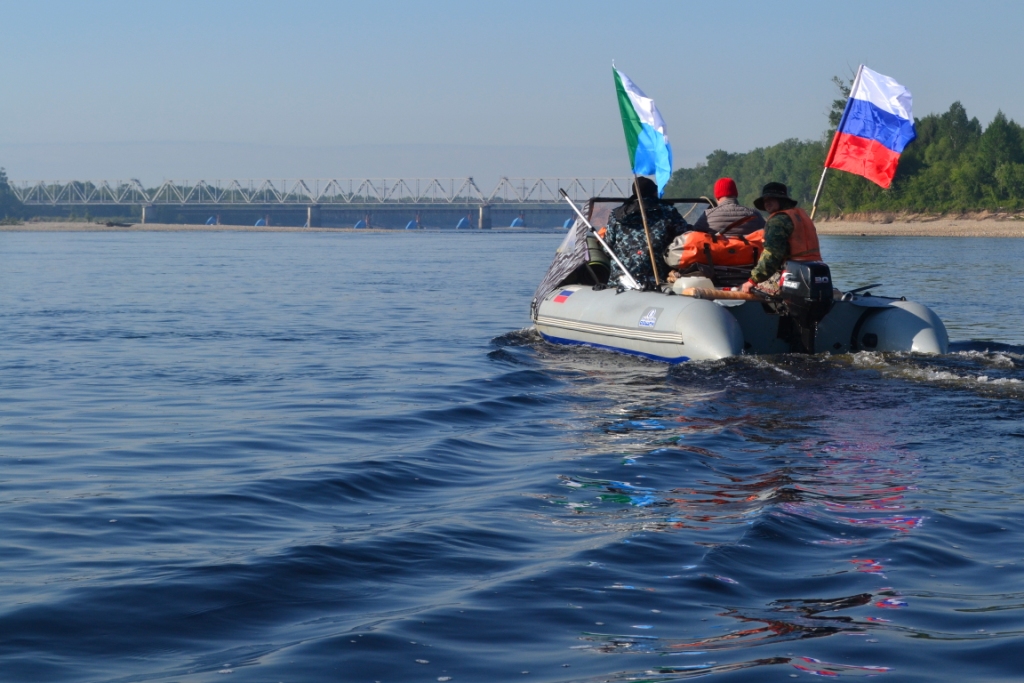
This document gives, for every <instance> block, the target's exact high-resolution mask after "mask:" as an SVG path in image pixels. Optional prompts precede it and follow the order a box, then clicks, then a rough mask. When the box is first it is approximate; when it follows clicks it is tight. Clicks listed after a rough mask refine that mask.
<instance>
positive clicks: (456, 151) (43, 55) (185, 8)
mask: <svg viewBox="0 0 1024 683" xmlns="http://www.w3.org/2000/svg"><path fill="white" fill-rule="evenodd" d="M0 9H2V13H0V17H2V21H0V166H4V167H6V169H7V173H8V175H9V176H10V178H11V179H12V180H14V181H36V180H69V179H76V180H101V179H106V180H113V179H127V178H139V179H141V180H142V181H143V182H144V183H145V184H147V185H153V184H158V183H160V182H162V181H163V180H167V179H175V180H183V179H191V180H197V179H206V180H211V179H218V178H220V179H227V178H332V177H333V178H363V177H374V178H381V177H388V178H399V177H405V178H409V177H419V178H427V177H459V178H461V177H466V176H473V177H475V178H476V179H477V180H478V184H479V185H481V186H483V185H486V184H493V183H495V182H496V181H497V179H498V178H499V177H500V176H509V177H576V176H580V177H592V176H624V175H628V173H629V166H628V157H627V154H626V148H625V143H624V141H623V134H622V127H621V120H620V118H619V112H618V109H617V104H616V99H615V91H614V85H613V81H612V71H611V66H612V62H613V60H614V63H615V65H616V66H617V67H618V68H619V69H621V70H622V71H623V72H625V73H626V74H628V75H629V77H630V78H631V79H632V80H633V81H634V82H635V83H636V84H637V85H638V86H639V87H641V88H642V89H643V90H644V91H645V92H646V93H647V95H648V96H650V97H653V98H654V100H655V102H656V103H657V105H658V108H659V109H660V110H661V113H662V115H663V117H664V119H665V121H666V123H667V126H668V134H669V139H670V140H671V142H672V146H673V149H674V151H675V166H676V167H677V168H679V167H684V166H692V165H694V164H696V163H699V162H700V161H702V160H703V159H704V158H705V157H706V155H707V154H709V153H710V152H712V151H713V150H715V149H725V150H727V151H732V152H742V151H747V150H750V149H752V148H755V147H759V146H767V145H772V144H775V143H777V142H780V141H782V140H784V139H787V138H800V139H810V138H818V137H820V136H821V134H822V132H823V131H824V130H825V128H826V126H827V118H826V114H827V111H828V109H829V107H830V105H831V102H832V100H833V99H834V98H835V97H836V96H837V94H838V93H837V91H836V88H835V86H834V85H833V84H832V83H831V79H832V77H833V76H835V75H838V76H842V77H844V78H849V77H851V76H852V74H853V73H854V71H855V70H856V68H857V65H858V64H861V63H864V64H866V65H867V66H869V67H871V68H872V69H874V70H875V71H879V72H881V73H884V74H887V75H889V76H892V77H893V78H895V79H896V80H898V81H899V82H901V83H903V84H904V85H905V86H907V87H908V88H909V89H910V90H911V92H912V93H913V96H914V114H915V115H916V116H919V117H920V116H924V115H926V114H929V113H936V112H943V111H945V110H947V109H948V108H949V106H950V104H952V103H953V102H954V101H956V100H959V101H961V102H962V103H963V104H964V106H965V107H966V108H967V112H968V115H970V116H977V117H978V118H979V120H980V121H981V122H982V123H983V124H986V125H987V124H988V122H989V121H991V120H992V117H993V116H994V115H995V113H996V111H997V110H1000V109H1001V110H1002V111H1003V112H1004V113H1005V114H1006V115H1007V116H1009V117H1010V118H1013V119H1015V120H1017V121H1018V122H1024V88H1021V87H1020V82H1019V81H1020V78H1021V76H1020V73H1021V72H1022V67H1024V40H1021V38H1020V31H1021V27H1024V3H1021V2H1003V1H1000V0H986V2H983V3H982V2H978V3H970V4H964V3H960V2H953V1H952V0H932V1H930V2H924V1H913V0H902V1H901V2H892V1H889V2H877V1H874V0H862V1H861V2H858V3H847V2H843V3H840V2H822V1H818V2H810V1H808V2H770V3H769V2H763V1H758V2H745V1H739V0H736V1H732V2H730V1H728V0H719V1H718V2H696V1H693V2H687V1H684V0H675V1H663V0H647V1H646V2H643V3H624V2H621V1H620V2H606V1H604V0H590V1H588V2H560V1H559V0H547V1H545V2H539V1H533V0H523V1H509V2H502V3H491V2H479V0H477V1H475V2H455V1H445V0H436V1H433V2H390V1H388V0H377V1H376V2H373V3H368V2H342V1H339V0H290V1H289V2H283V1H281V0H277V1H275V2H266V1H263V0H244V1H238V0H215V1H213V0H203V1H201V2H200V1H193V0H174V1H173V2H172V1H169V0H168V1H159V0H148V1H147V2H138V0H132V1H122V0H93V1H91V2H87V1H85V0H79V1H77V2H60V1H56V0H34V1H33V2H24V1H22V0H0ZM482 189H484V190H485V191H486V188H483V187H482Z"/></svg>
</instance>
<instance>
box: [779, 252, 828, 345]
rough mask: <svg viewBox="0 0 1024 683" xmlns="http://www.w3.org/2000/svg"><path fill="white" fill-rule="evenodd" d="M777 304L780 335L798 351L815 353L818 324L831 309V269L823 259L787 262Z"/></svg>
mask: <svg viewBox="0 0 1024 683" xmlns="http://www.w3.org/2000/svg"><path fill="white" fill-rule="evenodd" d="M780 284H781V286H780V288H779V297H780V298H781V299H782V302H781V303H780V304H779V305H778V309H779V314H780V315H781V316H782V319H781V320H780V321H779V338H780V339H785V340H786V341H788V342H789V345H790V348H791V349H792V350H793V351H796V352H799V353H814V337H815V334H816V333H817V331H818V323H819V322H821V320H822V319H823V318H824V317H825V316H826V315H828V312H829V311H831V310H832V304H833V302H834V299H833V297H832V272H831V271H830V270H829V268H828V266H827V265H826V264H824V263H821V262H820V261H787V262H786V270H785V272H784V273H783V274H782V282H781V283H780Z"/></svg>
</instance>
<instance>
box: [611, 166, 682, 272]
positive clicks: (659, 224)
mask: <svg viewBox="0 0 1024 683" xmlns="http://www.w3.org/2000/svg"><path fill="white" fill-rule="evenodd" d="M644 181H646V182H644ZM638 184H639V185H640V192H641V195H642V196H643V202H644V211H646V213H647V228H648V230H649V231H650V233H651V247H652V248H653V250H654V257H655V259H654V260H655V263H656V264H657V267H658V277H659V279H660V280H661V281H662V282H664V281H665V277H666V276H667V275H668V266H667V265H666V264H665V263H664V259H663V258H662V254H663V253H664V251H665V248H666V247H668V245H669V244H671V243H672V240H673V239H675V237H676V235H678V234H680V233H682V232H684V231H685V230H688V229H689V227H690V226H689V225H688V224H687V223H686V221H685V220H684V219H683V217H682V216H680V215H679V212H678V211H676V208H675V207H674V206H672V205H671V204H665V203H662V202H661V201H660V200H659V199H658V189H657V186H656V185H655V184H654V182H653V181H651V180H650V179H648V178H640V181H639V183H638ZM604 241H605V242H606V243H607V244H608V246H609V248H611V250H612V251H613V252H615V255H616V256H618V257H619V259H620V260H621V261H622V265H624V266H626V268H627V269H628V270H629V273H630V275H632V276H633V277H634V278H636V281H637V282H638V283H639V284H640V285H642V286H643V285H649V284H653V283H654V270H653V268H652V267H651V255H650V251H649V250H648V248H647V235H646V234H645V233H644V223H643V217H642V216H641V214H640V205H639V203H638V202H637V199H636V193H635V191H634V194H633V196H632V197H630V198H629V200H628V201H626V203H625V204H623V205H622V206H620V207H618V208H616V209H615V210H614V211H612V214H611V216H610V217H609V219H608V230H607V232H606V233H605V236H604ZM621 276H622V270H621V269H619V267H618V264H616V263H615V262H614V261H612V264H611V275H610V276H609V278H608V284H609V285H617V284H618V283H619V278H620V277H621Z"/></svg>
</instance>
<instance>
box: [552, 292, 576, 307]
mask: <svg viewBox="0 0 1024 683" xmlns="http://www.w3.org/2000/svg"><path fill="white" fill-rule="evenodd" d="M572 292H573V290H571V289H563V290H562V291H561V292H559V293H558V296H556V297H555V298H554V299H553V301H554V302H555V303H556V304H561V303H565V300H566V299H568V298H569V297H570V296H572Z"/></svg>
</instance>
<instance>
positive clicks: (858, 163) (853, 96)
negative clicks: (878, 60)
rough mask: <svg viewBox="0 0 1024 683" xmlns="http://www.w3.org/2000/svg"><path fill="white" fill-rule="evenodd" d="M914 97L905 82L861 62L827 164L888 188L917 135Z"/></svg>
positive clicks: (826, 165)
mask: <svg viewBox="0 0 1024 683" xmlns="http://www.w3.org/2000/svg"><path fill="white" fill-rule="evenodd" d="M911 99H912V98H911V95H910V91H909V90H907V89H906V88H904V87H903V86H902V85H900V84H899V83H897V82H896V81H894V80H893V79H891V78H889V77H888V76H883V75H882V74H880V73H878V72H876V71H872V70H871V69H869V68H867V67H866V66H863V65H861V67H860V69H859V70H858V71H857V77H856V78H855V79H854V81H853V88H852V89H851V90H850V99H848V100H847V101H846V110H845V111H843V118H842V120H841V121H840V123H839V129H838V130H837V131H836V135H835V137H834V138H832V147H831V148H830V149H829V151H828V157H826V159H825V167H826V168H838V169H840V170H842V171H848V172H850V173H856V174H857V175H861V176H864V177H865V178H867V179H868V180H870V181H872V182H874V183H877V184H878V185H881V186H882V187H889V186H890V185H891V184H892V178H893V176H894V175H896V165H897V164H898V163H899V160H900V153H901V152H903V148H904V147H906V146H907V144H908V143H909V142H910V141H911V140H913V139H914V138H915V137H917V134H916V133H915V132H914V117H913V115H912V114H911Z"/></svg>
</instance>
